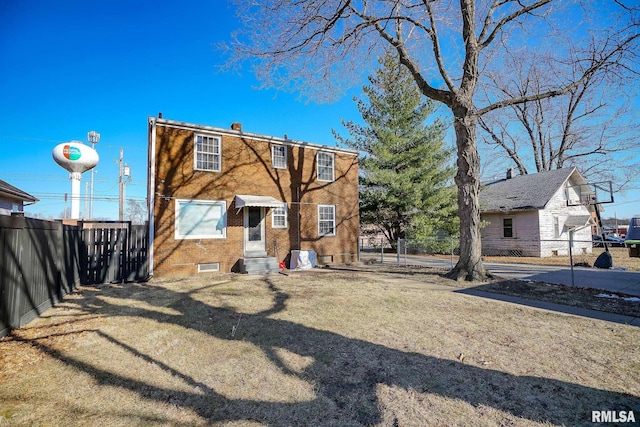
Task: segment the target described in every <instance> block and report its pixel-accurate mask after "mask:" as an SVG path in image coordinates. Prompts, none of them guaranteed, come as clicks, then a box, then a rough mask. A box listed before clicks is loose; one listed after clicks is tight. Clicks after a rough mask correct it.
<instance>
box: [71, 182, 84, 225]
mask: <svg viewBox="0 0 640 427" xmlns="http://www.w3.org/2000/svg"><path fill="white" fill-rule="evenodd" d="M81 178H82V174H81V173H80V172H71V173H70V174H69V179H71V219H80V179H81Z"/></svg>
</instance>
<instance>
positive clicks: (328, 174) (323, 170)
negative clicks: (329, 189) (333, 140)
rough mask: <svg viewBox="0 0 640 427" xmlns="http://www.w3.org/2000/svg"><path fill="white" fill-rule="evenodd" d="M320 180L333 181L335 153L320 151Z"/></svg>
mask: <svg viewBox="0 0 640 427" xmlns="http://www.w3.org/2000/svg"><path fill="white" fill-rule="evenodd" d="M317 165H318V181H333V180H334V173H333V170H334V167H333V154H331V153H323V152H319V153H318V155H317Z"/></svg>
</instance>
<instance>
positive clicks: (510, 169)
mask: <svg viewBox="0 0 640 427" xmlns="http://www.w3.org/2000/svg"><path fill="white" fill-rule="evenodd" d="M511 178H513V168H509V169H507V179H511Z"/></svg>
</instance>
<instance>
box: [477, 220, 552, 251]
mask: <svg viewBox="0 0 640 427" xmlns="http://www.w3.org/2000/svg"><path fill="white" fill-rule="evenodd" d="M505 218H512V219H513V237H503V220H504V219H505ZM482 220H483V224H484V225H485V227H484V228H483V229H482V253H483V254H484V255H513V256H536V257H537V256H540V236H539V234H538V228H539V227H538V211H520V212H512V213H509V214H507V213H504V214H502V213H495V214H483V215H482Z"/></svg>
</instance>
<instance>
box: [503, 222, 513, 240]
mask: <svg viewBox="0 0 640 427" xmlns="http://www.w3.org/2000/svg"><path fill="white" fill-rule="evenodd" d="M502 237H513V218H504V219H503V220H502Z"/></svg>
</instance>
